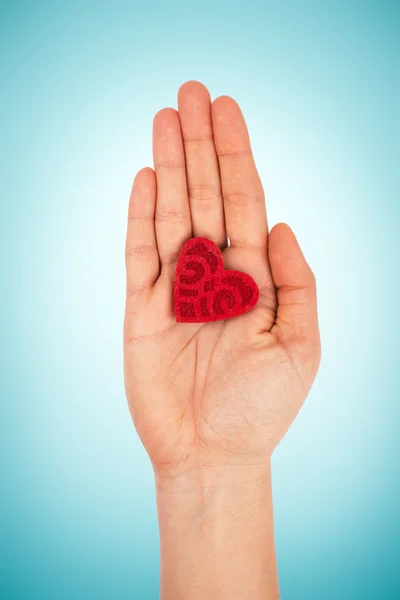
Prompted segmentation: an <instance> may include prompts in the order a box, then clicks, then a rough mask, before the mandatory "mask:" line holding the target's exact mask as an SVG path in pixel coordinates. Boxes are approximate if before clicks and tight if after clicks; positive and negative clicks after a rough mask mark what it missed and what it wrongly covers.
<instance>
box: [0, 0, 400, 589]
mask: <svg viewBox="0 0 400 600" xmlns="http://www.w3.org/2000/svg"><path fill="white" fill-rule="evenodd" d="M399 6H400V3H399V2H389V1H376V2H371V1H364V2H353V1H344V2H341V1H336V2H333V1H332V2H327V1H322V0H321V1H320V2H317V1H315V2H309V1H305V2H300V1H299V2H255V1H253V0H249V1H246V2H240V3H239V2H236V1H235V0H225V1H222V2H221V1H215V2H212V1H208V0H206V1H203V2H201V3H200V2H196V3H195V2H190V1H189V0H188V1H187V2H183V1H179V2H174V1H171V2H168V3H166V2H165V3H160V2H151V3H149V4H147V3H146V4H145V3H144V2H143V3H140V4H139V3H135V2H118V1H117V2H94V1H93V2H89V1H88V2H74V1H72V2H71V1H69V2H65V3H64V2H37V1H31V2H24V1H22V0H20V1H11V0H9V1H8V2H5V1H4V0H1V1H0V23H1V25H0V27H1V31H0V46H1V60H2V85H1V97H0V104H1V120H2V134H1V138H2V150H1V163H0V164H1V170H2V176H1V182H2V185H1V206H2V217H1V226H2V234H1V245H2V252H3V260H2V268H3V269H4V281H5V282H6V283H5V286H4V289H3V294H2V298H1V303H2V318H1V321H0V324H1V330H2V334H3V335H2V337H3V339H4V340H5V343H4V345H3V349H2V350H1V370H2V385H1V387H2V393H1V429H0V445H1V450H2V455H3V458H4V460H3V466H4V469H3V475H2V478H1V491H0V494H1V496H0V502H1V557H0V565H1V586H2V587H1V590H0V596H1V598H12V599H14V598H15V599H20V598H23V599H29V600H35V599H40V600H47V599H51V600H53V599H54V600H63V599H81V598H84V599H89V600H91V599H96V600H102V599H117V600H123V599H128V598H129V599H131V598H135V599H139V600H141V599H143V600H147V599H149V600H150V599H151V600H153V599H154V600H155V599H156V598H157V597H158V568H159V558H158V532H157V521H156V511H155V498H154V487H153V478H152V472H151V467H150V464H149V461H148V459H147V456H146V454H145V452H144V450H143V449H142V447H141V444H140V442H139V440H138V439H137V437H136V434H135V432H134V429H133V426H132V424H131V421H130V417H129V413H128V409H127V406H126V402H125V397H124V388H123V379H122V346H121V329H122V319H123V309H124V285H125V282H124V258H123V256H124V236H125V221H126V212H127V199H128V195H129V191H130V186H131V182H132V178H133V176H134V174H135V171H136V170H138V169H139V168H140V167H142V166H145V165H150V164H151V160H152V159H151V121H152V117H153V114H154V113H155V112H156V111H157V110H158V109H159V108H162V107H163V106H168V105H172V106H175V105H176V91H177V88H178V87H179V85H180V84H181V83H183V82H184V81H185V80H187V79H199V80H201V81H203V82H204V83H205V84H206V85H208V87H209V89H210V91H211V94H212V96H213V97H215V96H217V95H220V94H230V95H233V96H234V97H235V98H236V99H237V100H238V101H239V103H240V104H241V106H242V108H243V111H244V114H245V116H246V117H247V119H248V124H249V129H250V134H251V137H252V142H253V147H254V152H255V155H256V159H257V162H258V166H259V170H260V173H261V176H262V178H263V181H264V185H265V189H266V193H267V201H268V209H269V218H270V223H271V225H272V224H274V223H275V222H277V221H280V220H286V221H288V222H289V223H290V224H291V225H292V226H293V228H294V230H295V232H296V233H297V234H298V237H299V240H300V242H301V243H302V245H303V247H304V251H305V253H306V256H307V257H308V259H309V261H310V263H311V265H312V267H313V268H314V270H315V272H316V275H317V279H318V282H319V301H320V317H321V332H322V341H323V361H322V365H321V369H320V373H319V375H318V378H317V381H316V383H315V385H314V387H313V390H312V392H311V394H310V396H309V399H308V401H307V403H306V404H305V406H304V408H303V410H302V411H301V413H300V415H299V418H298V419H297V421H296V423H295V424H294V426H293V427H292V429H291V430H290V432H289V434H288V435H287V437H286V438H285V440H284V441H283V442H282V444H281V445H280V446H279V448H278V450H277V451H276V452H275V454H274V457H273V466H274V500H275V523H276V545H277V556H278V564H279V574H280V585H281V592H282V598H283V599H284V600H285V599H297V598H304V599H308V600H309V599H318V600H321V599H331V598H340V599H344V600H347V599H358V598H360V599H364V600H365V599H369V598H371V599H377V598H379V599H381V598H382V599H392V598H393V599H394V598H400V581H399V575H398V572H399V556H400V548H399V540H400V527H399V504H400V493H399V490H400V482H399V470H398V465H397V463H398V460H399V449H400V448H399V433H398V430H399V416H400V409H399V404H400V393H399V392H400V381H399V362H400V360H399V344H398V336H399V333H400V328H399V317H398V310H399V300H398V298H399V292H400V289H399V288H400V286H399V277H398V274H399V273H398V272H399V268H398V252H399V233H398V230H399V217H400V208H399V183H400V182H399V155H400V147H399V134H400V127H399V113H398V106H399V102H400V95H399V87H400V82H399V66H400V65H399V52H400V48H399V41H398V40H399V34H400V11H399ZM396 371H397V372H396ZM396 571H397V573H396ZM205 600H206V599H205Z"/></svg>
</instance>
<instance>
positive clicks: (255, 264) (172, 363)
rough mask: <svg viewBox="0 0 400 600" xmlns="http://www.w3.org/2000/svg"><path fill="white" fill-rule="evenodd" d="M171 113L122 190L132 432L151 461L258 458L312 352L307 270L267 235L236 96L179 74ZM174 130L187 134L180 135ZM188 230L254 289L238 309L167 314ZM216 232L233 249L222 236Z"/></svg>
mask: <svg viewBox="0 0 400 600" xmlns="http://www.w3.org/2000/svg"><path fill="white" fill-rule="evenodd" d="M178 103H179V116H178V113H177V112H176V111H173V110H172V109H165V110H163V111H160V112H159V113H158V114H157V115H156V117H155V121H154V144H153V146H154V162H155V171H156V176H157V185H156V178H155V174H154V172H153V171H152V170H151V169H144V170H142V171H140V172H139V173H138V175H137V177H136V179H135V183H134V186H133V189H132V195H131V202H130V212H129V216H130V218H129V225H128V235H127V306H126V317H125V328H124V334H125V335H124V337H125V382H126V390H127V397H128V401H129V406H130V409H131V413H132V416H133V420H134V422H135V425H136V427H137V430H138V433H139V435H140V437H141V439H142V441H143V443H144V445H145V447H146V449H147V451H148V453H149V455H150V458H151V460H152V462H153V465H154V467H155V468H156V469H157V470H159V471H160V472H161V471H162V472H168V473H169V474H173V475H175V474H179V473H181V472H183V471H186V470H188V469H191V468H193V467H197V466H200V467H203V466H215V465H221V464H233V465H238V464H239V465H240V464H246V462H249V461H251V463H252V464H254V463H260V464H263V463H264V462H265V461H266V460H267V459H268V457H269V455H270V453H271V452H272V450H273V448H274V447H275V446H276V444H277V443H278V441H279V440H280V439H281V437H282V436H283V435H284V433H285V432H286V430H287V428H288V427H289V425H290V423H291V422H292V421H293V419H294V417H295V416H296V414H297V412H298V410H299V408H300V406H301V404H302V402H303V401H304V399H305V397H306V395H307V392H308V389H309V387H310V386H311V383H312V381H313V379H314V376H315V373H316V370H317V367H318V363H319V334H318V324H317V315H316V297H315V281H314V277H313V274H312V272H311V270H310V269H309V267H308V265H307V263H306V262H305V260H304V258H303V256H302V254H301V251H300V249H299V247H298V245H297V242H296V240H295V238H294V236H293V234H292V232H291V230H290V229H289V228H288V227H287V226H285V225H278V226H276V227H274V228H273V230H272V231H271V233H270V235H269V242H268V229H267V222H266V215H265V203H264V197H263V191H262V186H261V182H260V180H259V177H258V174H257V171H256V168H255V165H254V161H253V158H252V155H251V151H250V144H249V140H248V134H247V129H246V126H245V122H244V120H243V117H242V115H241V112H240V109H239V107H238V106H237V104H236V103H235V102H234V101H233V100H231V99H230V98H226V97H221V98H219V99H217V100H216V101H215V102H214V104H213V105H212V110H210V107H211V105H210V100H209V95H208V92H207V90H206V89H205V88H204V86H202V85H201V84H199V83H196V82H189V83H187V84H185V85H184V86H182V88H181V89H180V92H179V96H178ZM182 134H183V140H182ZM191 235H199V236H200V235H201V236H205V237H209V238H210V239H213V240H214V241H215V242H216V243H218V244H219V245H220V246H221V247H222V248H224V250H223V254H224V262H225V266H226V268H235V269H238V270H242V271H245V272H247V273H249V274H250V275H251V276H252V277H253V278H254V279H255V280H256V282H257V284H258V286H259V288H260V299H259V302H258V304H257V306H256V307H255V308H254V309H253V310H251V311H250V312H249V313H247V314H246V315H242V316H240V317H236V318H234V319H231V320H227V321H219V322H215V323H207V324H187V323H176V322H175V318H174V314H173V306H172V286H173V278H174V270H175V265H176V260H177V256H178V254H179V250H180V248H181V247H182V245H183V243H184V242H185V241H186V240H187V239H188V238H189V237H191ZM226 235H228V236H229V239H230V242H231V244H230V247H229V248H228V247H226V246H227V245H226Z"/></svg>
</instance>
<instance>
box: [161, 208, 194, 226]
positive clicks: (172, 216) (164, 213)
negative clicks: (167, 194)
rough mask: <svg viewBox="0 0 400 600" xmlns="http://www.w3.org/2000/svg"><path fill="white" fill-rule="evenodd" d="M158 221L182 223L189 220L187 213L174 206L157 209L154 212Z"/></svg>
mask: <svg viewBox="0 0 400 600" xmlns="http://www.w3.org/2000/svg"><path fill="white" fill-rule="evenodd" d="M156 221H157V222H158V223H169V224H171V225H182V224H185V223H188V222H189V221H190V216H189V213H188V212H186V211H181V210H176V209H174V208H164V209H159V210H158V211H157V212H156Z"/></svg>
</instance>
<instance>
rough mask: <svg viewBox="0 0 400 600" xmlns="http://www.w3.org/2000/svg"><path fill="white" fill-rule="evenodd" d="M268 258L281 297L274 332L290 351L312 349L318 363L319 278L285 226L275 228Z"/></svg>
mask: <svg viewBox="0 0 400 600" xmlns="http://www.w3.org/2000/svg"><path fill="white" fill-rule="evenodd" d="M268 256H269V262H270V265H271V271H272V277H273V280H274V283H275V286H276V288H277V296H278V312H277V317H276V322H275V325H274V327H273V329H272V333H274V334H275V335H277V337H278V339H279V341H280V342H281V343H282V344H283V345H284V346H285V347H287V348H288V349H290V346H292V348H293V350H301V349H302V350H304V351H306V350H307V349H308V350H309V351H310V352H311V355H312V358H314V359H315V361H316V362H317V363H318V362H319V354H320V337H319V328H318V315H317V291H316V283H315V277H314V273H313V272H312V270H311V268H310V267H309V265H308V263H307V261H306V259H305V258H304V256H303V253H302V251H301V248H300V246H299V244H298V242H297V240H296V237H295V235H294V233H293V231H292V230H291V229H290V227H289V226H288V225H286V224H285V223H279V224H278V225H275V227H273V228H272V230H271V233H270V235H269V241H268ZM307 355H309V353H308V352H307ZM310 358H311V357H310Z"/></svg>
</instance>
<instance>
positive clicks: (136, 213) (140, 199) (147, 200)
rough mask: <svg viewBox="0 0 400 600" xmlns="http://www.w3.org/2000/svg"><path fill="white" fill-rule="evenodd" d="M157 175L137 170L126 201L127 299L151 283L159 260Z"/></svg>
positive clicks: (155, 277) (130, 298)
mask: <svg viewBox="0 0 400 600" xmlns="http://www.w3.org/2000/svg"><path fill="white" fill-rule="evenodd" d="M155 206H156V178H155V174H154V171H153V169H150V168H148V167H146V168H145V169H142V170H141V171H139V172H138V173H137V175H136V177H135V180H134V182H133V186H132V192H131V196H130V200H129V213H128V230H127V235H126V252H125V254H126V279H127V301H128V302H130V301H131V300H135V299H136V297H137V296H138V295H139V294H142V293H143V291H145V290H146V289H148V288H151V286H153V285H154V283H155V281H156V279H157V277H158V274H159V260H158V251H157V244H156V235H155V229H154V212H155Z"/></svg>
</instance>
